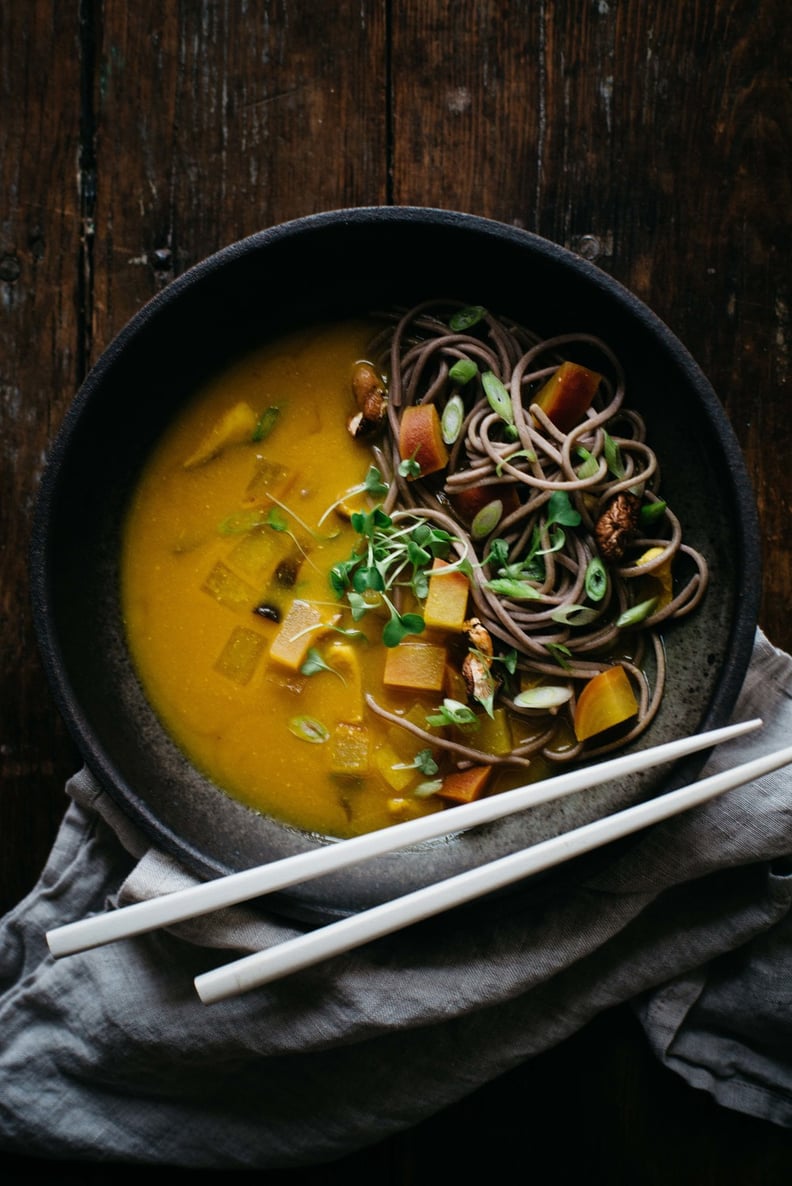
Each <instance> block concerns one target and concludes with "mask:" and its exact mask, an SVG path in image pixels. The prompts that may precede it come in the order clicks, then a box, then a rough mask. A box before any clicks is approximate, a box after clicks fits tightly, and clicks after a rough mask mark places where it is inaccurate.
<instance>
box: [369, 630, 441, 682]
mask: <svg viewBox="0 0 792 1186" xmlns="http://www.w3.org/2000/svg"><path fill="white" fill-rule="evenodd" d="M445 668H446V649H445V647H442V646H438V645H437V644H436V643H431V642H400V643H399V645H398V646H396V647H391V648H390V649H389V651H388V654H387V656H386V658H385V674H384V676H383V682H384V684H385V686H386V687H388V688H410V689H412V690H416V689H422V690H424V691H427V692H439V691H441V690H442V687H443V679H444V678H445Z"/></svg>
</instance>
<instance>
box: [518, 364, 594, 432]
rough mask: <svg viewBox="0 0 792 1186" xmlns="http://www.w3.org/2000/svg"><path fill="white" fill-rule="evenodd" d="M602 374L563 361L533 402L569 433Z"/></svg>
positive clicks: (586, 409)
mask: <svg viewBox="0 0 792 1186" xmlns="http://www.w3.org/2000/svg"><path fill="white" fill-rule="evenodd" d="M601 379H602V375H599V374H597V372H596V371H590V370H589V369H588V367H583V366H579V364H578V363H576V362H562V363H561V366H560V367H559V368H558V370H557V371H556V372H555V374H554V375H551V376H550V378H549V379H548V380H547V382H546V383H545V384H544V386H543V387H542V388H541V390H540V391H539V393H538V394H537V395H536V396H535V397H534V400H533V402H534V403H535V404H538V405H539V407H540V408H541V409H542V411H543V412H544V413H545V415H546V416H547V417H548V418H549V419H550V420H552V422H553V424H555V426H556V428H560V430H561V432H569V431H570V430H571V429H573V428H574V427H575V425H576V424H580V421H581V420H582V419H583V417H584V416H585V414H586V412H587V411H588V409H589V408H590V407H591V401H592V400H593V399H594V396H595V394H596V392H597V388H598V387H599V385H600V380H601Z"/></svg>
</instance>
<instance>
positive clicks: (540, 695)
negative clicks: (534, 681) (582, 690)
mask: <svg viewBox="0 0 792 1186" xmlns="http://www.w3.org/2000/svg"><path fill="white" fill-rule="evenodd" d="M571 699H572V689H571V688H562V687H550V686H549V685H548V686H545V687H540V688H530V689H529V690H528V691H527V692H519V693H518V694H517V695H516V696H515V697H514V703H515V705H516V706H517V708H541V709H550V708H560V707H561V705H562V704H566V703H567V701H568V700H571Z"/></svg>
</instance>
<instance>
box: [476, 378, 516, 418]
mask: <svg viewBox="0 0 792 1186" xmlns="http://www.w3.org/2000/svg"><path fill="white" fill-rule="evenodd" d="M481 385H482V387H483V388H484V394H485V395H486V397H487V402H488V403H489V406H490V407H491V408H492V410H493V412H497V413H498V415H499V416H500V418H501V420H505V421H506V423H507V424H514V409H513V408H512V402H511V396H510V395H509V393H508V391H507V390H506V388H505V387H504V386H503V384H502V383H501V381H500V379H499V378H498V376H497V375H496V374H495V372H494V371H484V373H483V375H482V376H481Z"/></svg>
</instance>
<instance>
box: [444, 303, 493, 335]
mask: <svg viewBox="0 0 792 1186" xmlns="http://www.w3.org/2000/svg"><path fill="white" fill-rule="evenodd" d="M486 314H487V310H486V309H485V308H484V306H483V305H468V306H467V308H465V309H459V310H458V312H456V313H454V314H452V316H451V317H450V318H449V319H448V325H449V327H450V328H451V329H452V330H453V331H454V333H462V332H463V331H464V330H466V329H471V328H472V326H474V325H478V323H479V321H481V319H482V317H485V316H486Z"/></svg>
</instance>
